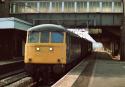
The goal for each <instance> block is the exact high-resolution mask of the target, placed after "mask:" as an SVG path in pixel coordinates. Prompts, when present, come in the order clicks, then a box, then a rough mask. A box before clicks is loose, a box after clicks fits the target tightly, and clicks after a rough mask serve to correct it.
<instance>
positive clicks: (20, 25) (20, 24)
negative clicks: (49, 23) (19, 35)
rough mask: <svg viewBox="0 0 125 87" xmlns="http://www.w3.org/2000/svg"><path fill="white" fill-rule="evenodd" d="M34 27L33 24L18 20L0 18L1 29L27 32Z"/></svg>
mask: <svg viewBox="0 0 125 87" xmlns="http://www.w3.org/2000/svg"><path fill="white" fill-rule="evenodd" d="M30 27H32V24H31V23H29V22H26V21H23V20H20V19H18V18H14V17H9V18H0V29H18V30H24V31H27V29H28V28H30Z"/></svg>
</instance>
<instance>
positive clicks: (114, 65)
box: [52, 52, 125, 87]
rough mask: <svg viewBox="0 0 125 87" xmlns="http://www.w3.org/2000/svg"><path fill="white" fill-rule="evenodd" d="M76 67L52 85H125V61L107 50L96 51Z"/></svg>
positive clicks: (64, 86)
mask: <svg viewBox="0 0 125 87" xmlns="http://www.w3.org/2000/svg"><path fill="white" fill-rule="evenodd" d="M82 63H83V64H82ZM80 67H81V68H80ZM75 68H76V69H73V70H71V71H70V72H69V73H67V74H66V75H65V76H64V77H63V78H61V79H60V80H59V81H58V82H56V83H55V84H54V85H53V86H52V87H125V62H122V61H118V60H113V59H112V57H111V56H110V55H109V54H107V53H105V52H96V53H94V54H93V55H92V56H90V57H89V58H88V60H87V61H84V62H81V63H80V64H79V65H77V66H76V67H75Z"/></svg>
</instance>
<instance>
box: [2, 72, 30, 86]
mask: <svg viewBox="0 0 125 87" xmlns="http://www.w3.org/2000/svg"><path fill="white" fill-rule="evenodd" d="M27 76H28V75H27V74H26V73H25V72H20V73H15V74H13V75H11V76H8V77H5V78H2V79H0V87H5V86H7V87H11V86H9V85H11V84H13V83H15V82H17V81H19V80H21V79H23V78H25V77H27ZM12 87H13V86H12Z"/></svg>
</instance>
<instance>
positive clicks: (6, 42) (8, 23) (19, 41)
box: [0, 17, 32, 60]
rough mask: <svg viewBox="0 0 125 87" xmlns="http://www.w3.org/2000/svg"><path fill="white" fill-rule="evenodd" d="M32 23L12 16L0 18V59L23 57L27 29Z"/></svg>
mask: <svg viewBox="0 0 125 87" xmlns="http://www.w3.org/2000/svg"><path fill="white" fill-rule="evenodd" d="M31 26H32V24H31V23H28V22H25V21H23V20H20V19H17V18H14V17H10V18H0V60H9V59H10V60H12V59H20V60H21V59H22V58H23V57H24V46H25V42H26V30H27V29H28V28H30V27H31Z"/></svg>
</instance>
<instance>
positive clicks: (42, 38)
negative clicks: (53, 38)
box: [40, 32, 49, 43]
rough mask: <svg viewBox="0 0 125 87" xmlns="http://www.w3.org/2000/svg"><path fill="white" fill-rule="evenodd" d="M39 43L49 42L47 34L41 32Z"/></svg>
mask: <svg viewBox="0 0 125 87" xmlns="http://www.w3.org/2000/svg"><path fill="white" fill-rule="evenodd" d="M40 42H41V43H48V42H49V32H41V37H40Z"/></svg>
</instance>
